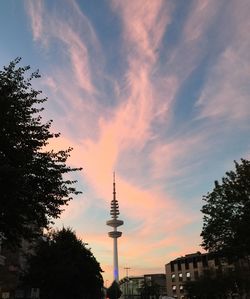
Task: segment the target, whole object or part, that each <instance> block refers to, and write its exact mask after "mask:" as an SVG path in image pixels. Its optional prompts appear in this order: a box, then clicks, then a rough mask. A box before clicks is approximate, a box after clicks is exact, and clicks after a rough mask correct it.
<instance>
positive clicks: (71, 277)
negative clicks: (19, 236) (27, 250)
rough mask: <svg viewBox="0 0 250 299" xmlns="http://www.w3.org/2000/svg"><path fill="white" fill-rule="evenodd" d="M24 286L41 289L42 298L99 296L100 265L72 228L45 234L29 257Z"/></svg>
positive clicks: (84, 298) (89, 298) (82, 298)
mask: <svg viewBox="0 0 250 299" xmlns="http://www.w3.org/2000/svg"><path fill="white" fill-rule="evenodd" d="M28 265H29V266H28V270H27V271H26V273H25V274H24V277H23V282H24V285H25V286H29V287H32V288H39V289H40V298H41V299H69V298H70V299H96V298H101V296H102V287H103V278H102V275H101V272H102V270H101V267H100V265H99V263H98V262H97V261H96V259H95V257H94V256H93V254H92V252H91V251H90V249H87V248H86V247H85V243H83V242H82V241H81V240H80V239H78V238H77V237H76V235H75V233H74V232H73V231H72V230H71V229H65V228H63V229H62V230H60V231H54V232H52V233H51V234H49V235H47V237H46V239H44V240H41V242H40V243H38V245H37V246H36V248H35V251H34V254H33V255H31V256H30V258H29V259H28Z"/></svg>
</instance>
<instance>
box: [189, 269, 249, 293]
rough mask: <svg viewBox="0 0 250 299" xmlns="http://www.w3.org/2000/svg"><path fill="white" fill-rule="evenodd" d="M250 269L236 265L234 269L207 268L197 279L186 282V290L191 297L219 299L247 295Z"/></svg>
mask: <svg viewBox="0 0 250 299" xmlns="http://www.w3.org/2000/svg"><path fill="white" fill-rule="evenodd" d="M249 283H250V271H249V268H248V267H242V266H240V267H239V266H238V265H236V266H235V268H234V269H231V271H229V269H224V270H223V271H222V270H221V271H219V272H218V270H217V272H215V271H214V270H212V269H210V270H206V272H205V273H204V274H203V275H202V276H200V277H199V279H198V280H196V281H188V282H186V283H185V290H186V292H187V294H188V297H189V298H190V299H193V298H196V299H218V298H221V299H222V298H225V299H227V298H232V297H233V296H234V295H237V296H239V297H237V298H248V297H246V296H247V294H249V291H250V285H249Z"/></svg>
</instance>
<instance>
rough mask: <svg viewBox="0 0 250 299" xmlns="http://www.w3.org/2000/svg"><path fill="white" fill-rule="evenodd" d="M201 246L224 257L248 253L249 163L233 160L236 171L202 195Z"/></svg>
mask: <svg viewBox="0 0 250 299" xmlns="http://www.w3.org/2000/svg"><path fill="white" fill-rule="evenodd" d="M203 200H204V201H205V202H206V203H205V204H204V206H203V207H202V210H201V211H202V212H203V213H204V217H203V220H204V222H203V229H202V233H201V236H202V238H203V242H202V246H203V247H204V248H205V249H206V250H209V251H215V252H216V251H217V252H222V253H223V254H225V255H227V256H232V257H246V256H247V255H249V254H250V217H249V215H250V162H249V161H247V160H244V159H241V163H237V162H235V171H230V172H227V173H226V176H225V177H223V178H222V183H221V184H220V183H219V182H218V181H215V187H214V189H213V191H212V192H211V193H208V194H207V195H206V196H204V197H203Z"/></svg>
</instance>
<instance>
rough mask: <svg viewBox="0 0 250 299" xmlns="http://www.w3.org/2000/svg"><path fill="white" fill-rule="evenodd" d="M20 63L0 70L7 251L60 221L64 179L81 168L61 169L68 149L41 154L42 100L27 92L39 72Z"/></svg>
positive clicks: (1, 221)
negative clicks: (55, 219)
mask: <svg viewBox="0 0 250 299" xmlns="http://www.w3.org/2000/svg"><path fill="white" fill-rule="evenodd" d="M19 62H20V59H16V60H14V61H13V62H11V63H10V65H9V66H7V67H4V69H3V70H2V71H0V190H1V199H0V232H1V233H2V234H3V236H4V238H5V239H6V243H7V244H8V245H11V246H17V245H20V241H21V239H22V238H24V239H31V238H32V237H33V236H34V234H35V233H37V232H38V231H40V229H41V228H44V227H45V228H47V227H48V226H49V224H50V223H51V221H52V219H53V218H57V217H59V215H60V213H61V211H62V206H63V205H65V204H67V202H68V201H69V200H70V199H71V195H72V194H77V193H79V192H78V191H76V189H75V188H74V186H73V184H74V181H72V180H69V179H65V177H64V175H65V174H67V173H70V172H72V171H76V170H80V168H71V167H69V166H67V165H66V161H67V158H68V157H69V155H70V151H71V150H72V149H71V148H68V149H67V150H62V151H58V152H55V151H53V150H46V145H47V144H48V143H49V141H50V139H53V138H57V137H59V134H53V133H51V132H50V127H51V122H52V121H49V122H47V123H43V122H42V117H41V115H40V112H41V111H42V110H43V108H41V107H39V106H40V104H42V103H44V102H45V101H46V100H47V99H46V98H40V95H41V91H37V90H35V89H33V88H32V85H31V81H32V80H33V79H36V78H39V77H40V76H39V74H38V71H37V72H34V73H32V74H31V75H29V69H30V67H29V66H27V67H18V63H19Z"/></svg>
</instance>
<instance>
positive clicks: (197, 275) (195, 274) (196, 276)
mask: <svg viewBox="0 0 250 299" xmlns="http://www.w3.org/2000/svg"><path fill="white" fill-rule="evenodd" d="M194 278H195V279H198V278H199V273H198V271H194Z"/></svg>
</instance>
